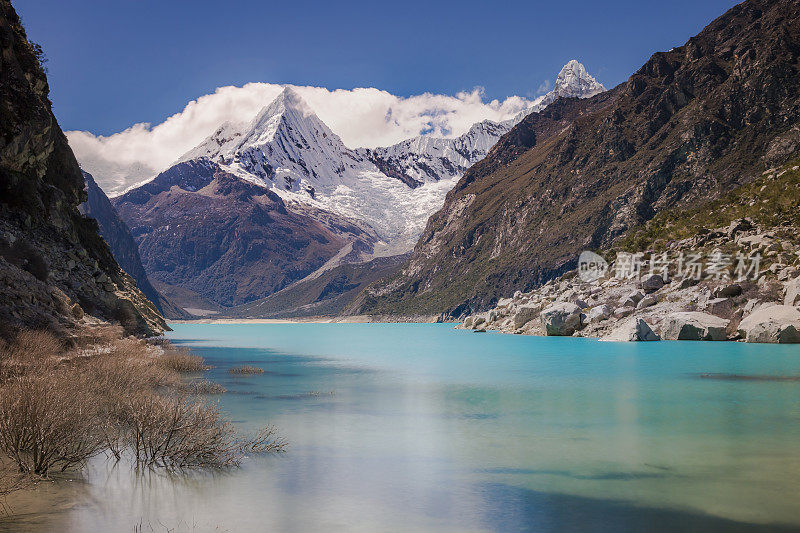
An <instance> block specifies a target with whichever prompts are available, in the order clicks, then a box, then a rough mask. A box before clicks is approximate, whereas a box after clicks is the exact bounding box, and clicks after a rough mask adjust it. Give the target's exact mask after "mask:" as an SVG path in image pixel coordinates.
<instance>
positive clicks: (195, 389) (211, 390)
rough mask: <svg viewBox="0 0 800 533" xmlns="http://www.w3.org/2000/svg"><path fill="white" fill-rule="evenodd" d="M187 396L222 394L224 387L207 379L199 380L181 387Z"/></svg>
mask: <svg viewBox="0 0 800 533" xmlns="http://www.w3.org/2000/svg"><path fill="white" fill-rule="evenodd" d="M181 388H182V390H185V391H186V392H188V393H189V394H223V393H224V392H225V387H223V386H222V385H220V384H219V383H214V382H213V381H210V380H208V379H199V380H194V381H190V382H188V383H184V384H183V385H182V386H181Z"/></svg>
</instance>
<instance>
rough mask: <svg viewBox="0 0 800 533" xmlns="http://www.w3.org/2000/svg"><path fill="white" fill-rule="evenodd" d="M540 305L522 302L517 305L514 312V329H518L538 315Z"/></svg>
mask: <svg viewBox="0 0 800 533" xmlns="http://www.w3.org/2000/svg"><path fill="white" fill-rule="evenodd" d="M541 310H542V308H541V306H539V305H537V304H522V305H519V306H517V312H516V313H515V314H514V329H519V328H521V327H522V326H524V325H525V324H527V323H528V322H530V321H531V320H533V319H534V318H536V317H537V316H538V315H539V311H541Z"/></svg>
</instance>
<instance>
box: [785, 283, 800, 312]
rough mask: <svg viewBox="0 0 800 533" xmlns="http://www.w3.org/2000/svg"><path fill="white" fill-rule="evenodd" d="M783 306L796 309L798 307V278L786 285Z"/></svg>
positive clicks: (799, 288)
mask: <svg viewBox="0 0 800 533" xmlns="http://www.w3.org/2000/svg"><path fill="white" fill-rule="evenodd" d="M783 305H788V306H790V307H796V306H798V305H800V278H795V279H793V280H792V281H790V282H789V283H787V284H786V297H785V298H784V299H783Z"/></svg>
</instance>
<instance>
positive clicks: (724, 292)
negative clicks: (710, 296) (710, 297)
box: [714, 283, 742, 298]
mask: <svg viewBox="0 0 800 533" xmlns="http://www.w3.org/2000/svg"><path fill="white" fill-rule="evenodd" d="M740 294H742V286H741V285H739V284H738V283H731V284H729V285H723V286H721V287H717V288H716V289H714V296H715V297H716V298H733V297H734V296H739V295H740Z"/></svg>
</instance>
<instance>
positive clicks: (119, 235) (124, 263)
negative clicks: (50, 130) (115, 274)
mask: <svg viewBox="0 0 800 533" xmlns="http://www.w3.org/2000/svg"><path fill="white" fill-rule="evenodd" d="M83 179H84V182H85V183H86V201H85V202H83V203H82V204H80V205H79V206H78V210H79V211H80V212H81V213H83V214H84V215H86V216H88V217H90V218H93V219H95V220H96V221H97V225H98V228H99V232H100V236H101V237H103V240H104V241H106V243H108V246H109V248H111V253H112V255H113V256H114V259H115V260H116V261H117V263H118V264H119V266H120V267H122V269H123V270H124V271H125V272H126V273H128V274H129V275H130V276H131V277H132V278H133V279H134V281H136V286H137V287H139V290H141V291H142V292H143V293H144V295H145V296H147V298H148V299H149V300H150V301H151V302H153V303H154V304H155V305H156V307H157V308H158V310H159V311H160V312H161V314H163V315H164V316H165V317H167V318H171V319H185V318H191V315H190V314H188V313H187V312H186V311H184V310H183V309H181V308H180V307H178V306H177V305H175V304H174V303H172V302H171V301H169V300H168V299H167V298H165V297H164V296H163V295H161V294H160V293H159V292H158V291H157V290H156V289H155V288H153V286H152V285H151V284H150V280H149V279H147V273H146V272H145V270H144V267H143V266H142V260H141V258H140V257H139V250H138V248H137V246H136V241H134V240H133V237H132V236H131V232H130V230H129V229H128V226H127V225H126V224H125V222H123V221H122V219H121V218H119V216H118V215H117V211H116V210H115V209H114V206H113V205H111V201H110V200H109V199H108V197H107V196H106V195H105V193H104V192H103V190H102V189H101V188H100V187H99V186H98V185H97V183H95V181H94V178H93V177H92V175H91V174H89V173H88V172H83Z"/></svg>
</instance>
